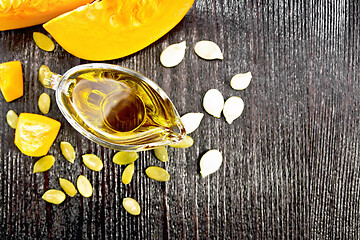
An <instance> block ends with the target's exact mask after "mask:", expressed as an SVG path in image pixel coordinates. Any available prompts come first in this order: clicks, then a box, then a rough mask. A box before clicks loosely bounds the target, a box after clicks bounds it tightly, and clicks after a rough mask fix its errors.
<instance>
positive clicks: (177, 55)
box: [160, 41, 186, 67]
mask: <svg viewBox="0 0 360 240" xmlns="http://www.w3.org/2000/svg"><path fill="white" fill-rule="evenodd" d="M185 49H186V42H185V41H183V42H181V43H177V44H172V45H170V46H168V47H167V48H165V49H164V51H163V52H162V53H161V55H160V62H161V64H162V65H163V66H164V67H175V66H176V65H178V64H179V63H180V62H181V61H182V60H183V59H184V56H185Z"/></svg>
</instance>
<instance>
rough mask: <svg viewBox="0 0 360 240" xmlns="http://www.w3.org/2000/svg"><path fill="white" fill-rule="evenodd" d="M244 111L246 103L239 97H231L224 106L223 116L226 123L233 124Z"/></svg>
mask: <svg viewBox="0 0 360 240" xmlns="http://www.w3.org/2000/svg"><path fill="white" fill-rule="evenodd" d="M243 110H244V101H243V100H242V99H241V98H239V97H235V96H234V97H230V98H228V99H227V100H226V102H225V104H224V110H223V114H224V117H225V119H226V121H227V122H228V123H229V124H231V123H232V122H233V121H234V120H235V119H237V118H238V117H240V115H241V113H242V112H243Z"/></svg>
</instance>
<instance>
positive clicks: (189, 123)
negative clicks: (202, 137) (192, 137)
mask: <svg viewBox="0 0 360 240" xmlns="http://www.w3.org/2000/svg"><path fill="white" fill-rule="evenodd" d="M203 117H204V114H203V113H187V114H185V115H183V116H182V117H181V118H180V119H181V122H182V123H183V125H184V127H185V130H186V133H187V134H190V133H192V132H193V131H195V130H196V129H197V128H198V127H199V125H200V122H201V120H202V119H203Z"/></svg>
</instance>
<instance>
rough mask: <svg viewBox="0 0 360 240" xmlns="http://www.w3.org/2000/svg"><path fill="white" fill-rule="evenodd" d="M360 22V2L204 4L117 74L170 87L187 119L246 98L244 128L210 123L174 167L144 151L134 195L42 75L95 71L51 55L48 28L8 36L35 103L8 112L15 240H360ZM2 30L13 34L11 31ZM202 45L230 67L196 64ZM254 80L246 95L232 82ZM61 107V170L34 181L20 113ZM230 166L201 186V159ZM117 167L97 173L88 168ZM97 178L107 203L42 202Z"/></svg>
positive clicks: (59, 53)
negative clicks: (46, 46) (241, 76)
mask: <svg viewBox="0 0 360 240" xmlns="http://www.w3.org/2000/svg"><path fill="white" fill-rule="evenodd" d="M359 19H360V12H359V5H358V4H357V3H356V1H345V0H334V1H317V0H310V1H296V0H291V1H275V0H274V1H272V0H271V1H264V0H258V1H248V0H233V1H232V0H218V1H215V0H197V1H196V2H195V4H194V5H193V7H192V8H191V10H190V11H189V12H188V14H187V15H186V16H185V18H184V19H183V21H181V22H180V23H179V24H178V25H177V26H176V27H175V28H174V29H173V30H172V31H170V32H169V33H168V34H167V35H165V36H164V37H163V38H161V39H160V40H158V41H157V42H155V43H154V44H152V45H151V46H149V47H147V48H146V49H144V50H142V51H140V52H138V53H136V54H133V55H131V56H129V57H125V58H123V59H118V60H113V61H109V63H114V64H119V65H121V66H125V67H129V68H132V69H135V70H137V71H139V72H141V73H143V74H144V75H146V76H148V77H149V78H151V79H153V80H154V81H155V82H157V83H158V84H159V85H160V86H161V87H162V88H163V89H164V90H165V92H166V93H167V94H168V95H169V96H170V98H171V99H172V100H173V102H174V103H175V105H176V106H177V108H178V110H179V112H180V114H184V113H186V112H204V109H203V108H202V97H203V96H204V94H205V92H206V91H207V90H209V89H211V88H217V89H219V90H220V91H221V92H222V93H223V95H224V97H225V98H228V97H230V96H234V95H237V96H240V97H241V98H243V100H244V102H245V109H244V112H243V114H242V116H241V117H240V118H239V119H237V120H235V122H234V123H233V124H232V125H228V124H227V123H226V122H225V119H224V117H221V118H220V119H215V118H213V117H211V116H210V115H208V114H205V117H204V119H203V122H202V124H201V126H200V128H199V129H198V130H196V131H195V132H194V133H192V134H191V136H192V137H193V138H194V139H195V144H194V146H193V147H191V148H189V149H186V150H184V149H169V156H170V160H169V162H167V163H161V162H159V161H157V160H156V159H155V157H154V155H153V153H152V152H150V151H148V152H141V153H140V158H139V160H138V161H136V163H135V168H136V171H135V174H134V179H133V181H132V182H131V184H129V185H128V186H125V185H123V184H122V183H121V174H122V171H123V170H124V167H120V166H116V165H115V164H113V163H112V161H111V158H112V156H113V155H114V153H115V152H114V151H113V150H109V149H106V148H103V147H101V146H99V145H96V144H94V143H92V142H90V141H88V140H87V139H85V138H84V137H82V136H81V135H80V134H79V133H77V132H76V131H75V130H74V129H72V128H71V126H70V125H69V124H68V123H67V122H66V120H65V119H64V117H63V116H62V115H61V113H60V111H59V110H58V108H57V106H56V105H55V99H54V93H53V92H52V91H51V90H48V89H44V88H43V87H42V86H41V84H40V83H39V82H38V81H37V70H38V68H39V67H40V66H41V65H42V64H46V65H48V66H49V67H50V68H51V69H53V70H54V71H55V72H58V73H64V72H65V71H66V70H68V69H69V68H71V67H73V66H76V65H78V64H81V63H87V62H88V61H84V60H80V59H78V58H76V57H74V56H72V55H70V54H69V53H67V52H65V51H64V50H63V49H62V48H61V47H60V46H59V45H56V49H55V51H54V52H50V53H48V52H43V51H41V50H40V49H38V48H37V47H36V45H35V44H34V42H33V40H32V32H34V31H41V32H45V31H44V30H43V29H42V27H41V26H35V27H30V28H25V29H20V30H13V31H4V32H0V61H1V62H6V61H11V60H20V61H21V62H22V64H23V70H24V85H25V95H24V96H23V97H22V98H20V99H18V100H16V101H14V102H11V103H6V102H5V101H4V100H3V98H2V97H1V100H0V116H1V117H2V121H0V137H1V145H0V235H1V239H119V238H122V239H299V238H305V239H359V238H360V236H359V235H360V234H359V228H360V224H359V219H360V206H359V201H360V196H359V192H360V185H359V179H360V173H359V171H360V163H359V159H360V146H359V145H360V131H359V126H360V120H359V116H360V109H359V106H360V105H359V104H360V95H359V92H360V81H359V79H360V76H359V75H360V73H359V72H360V71H359V64H360V54H359V49H360V26H359ZM0 24H1V23H0ZM200 40H212V41H214V42H216V43H217V44H218V45H219V46H220V48H221V49H222V50H223V53H224V60H223V61H219V60H216V61H205V60H203V59H200V58H199V57H197V56H196V55H195V54H194V52H193V49H192V48H193V46H194V45H195V43H196V42H197V41H200ZM180 41H186V42H187V46H188V48H187V51H186V54H185V59H184V60H183V62H182V63H181V64H180V65H178V66H177V67H174V68H164V67H162V66H161V64H160V61H159V56H160V53H161V51H162V50H163V49H164V48H165V47H166V46H168V45H169V44H172V43H178V42H180ZM247 71H251V72H252V74H253V81H252V83H251V84H250V86H249V88H247V89H246V90H245V91H235V90H233V89H232V88H231V87H230V84H229V83H230V79H231V77H232V76H233V75H235V74H237V73H240V72H247ZM42 92H47V93H49V94H50V95H51V98H52V103H53V104H52V106H51V110H50V113H49V116H50V117H52V118H54V119H57V120H59V121H60V122H61V123H62V128H61V131H60V134H59V136H58V138H57V139H56V141H55V143H54V145H53V147H52V148H51V149H50V154H53V155H54V156H56V158H57V160H56V163H55V165H54V167H53V168H52V169H51V170H50V171H48V172H46V173H41V174H32V166H33V163H34V162H35V161H36V159H35V158H31V157H27V156H24V155H23V154H21V153H20V152H19V150H18V149H17V148H16V147H15V145H14V143H13V136H14V130H13V129H11V128H10V127H8V126H7V124H6V122H5V116H6V112H7V111H8V110H9V109H13V110H14V111H15V112H17V113H21V112H32V113H39V114H40V111H39V110H38V109H37V99H38V97H39V96H40V94H41V93H42ZM60 141H69V142H70V143H72V144H73V145H74V146H75V147H76V151H77V159H76V162H75V163H74V164H73V165H71V164H69V163H68V162H67V161H66V160H65V159H64V158H63V157H62V156H61V153H60V147H59V144H60ZM213 148H215V149H219V150H220V151H221V152H222V153H223V156H224V162H223V165H222V166H221V168H220V170H219V171H218V172H216V173H214V174H212V175H210V176H209V177H207V178H204V179H203V178H201V176H200V174H199V159H200V157H201V155H202V154H203V153H205V152H206V151H207V150H209V149H213ZM85 153H94V154H96V155H98V156H99V157H101V158H102V159H103V160H104V169H103V170H102V171H101V172H92V171H91V170H89V169H87V168H86V167H85V166H84V165H83V164H82V163H81V158H80V156H81V155H82V154H85ZM150 165H157V166H162V167H165V168H166V169H167V170H168V171H169V173H170V174H171V181H170V182H167V183H159V182H155V181H153V180H151V179H149V178H147V177H146V175H145V169H146V167H148V166H150ZM80 174H84V175H85V176H87V177H88V178H89V179H90V181H91V183H92V184H93V185H94V195H93V196H92V197H91V198H88V199H86V198H82V197H80V195H79V194H78V195H76V196H75V197H74V198H67V199H66V200H65V202H64V203H63V204H61V205H59V206H54V205H51V204H47V203H46V202H44V201H43V200H42V199H41V196H42V194H43V193H44V192H45V190H47V189H49V188H56V189H59V188H60V186H59V183H58V178H59V177H64V178H67V179H69V180H71V181H72V182H75V181H76V178H77V177H78V175H80ZM123 197H133V198H135V199H137V200H138V201H139V203H140V205H141V207H142V214H141V215H140V216H137V217H134V216H130V215H129V214H127V213H126V212H125V211H124V209H123V208H122V204H121V202H122V198H123Z"/></svg>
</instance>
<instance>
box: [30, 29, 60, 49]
mask: <svg viewBox="0 0 360 240" xmlns="http://www.w3.org/2000/svg"><path fill="white" fill-rule="evenodd" d="M33 38H34V41H35V43H36V45H37V46H38V47H39V48H40V49H42V50H44V51H47V52H51V51H52V50H54V49H55V44H54V42H53V41H52V40H51V39H50V38H49V37H48V36H46V35H45V34H43V33H40V32H33Z"/></svg>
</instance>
